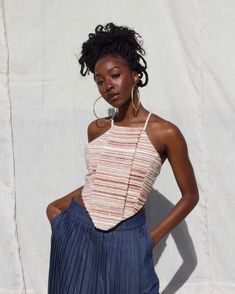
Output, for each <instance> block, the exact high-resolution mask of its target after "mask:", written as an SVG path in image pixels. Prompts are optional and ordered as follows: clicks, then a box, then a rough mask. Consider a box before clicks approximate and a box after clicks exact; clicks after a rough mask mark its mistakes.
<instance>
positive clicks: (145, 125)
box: [144, 112, 151, 130]
mask: <svg viewBox="0 0 235 294" xmlns="http://www.w3.org/2000/svg"><path fill="white" fill-rule="evenodd" d="M150 115H151V112H149V114H148V117H147V119H146V121H145V124H144V130H145V129H146V127H147V124H148V121H149V118H150Z"/></svg>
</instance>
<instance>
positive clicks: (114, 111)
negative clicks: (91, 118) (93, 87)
mask: <svg viewBox="0 0 235 294" xmlns="http://www.w3.org/2000/svg"><path fill="white" fill-rule="evenodd" d="M100 98H103V97H102V96H99V97H98V98H96V99H95V102H94V104H93V112H94V115H95V117H96V118H97V119H100V117H98V116H97V115H96V112H95V104H96V102H97V101H98V100H99V99H100ZM116 112H117V110H116V107H113V114H112V116H111V118H109V119H106V118H105V120H106V121H110V120H112V119H113V118H114V116H115V114H116Z"/></svg>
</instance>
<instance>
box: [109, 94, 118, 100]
mask: <svg viewBox="0 0 235 294" xmlns="http://www.w3.org/2000/svg"><path fill="white" fill-rule="evenodd" d="M116 95H119V93H110V94H109V95H108V96H107V99H108V100H112V98H113V97H114V96H116Z"/></svg>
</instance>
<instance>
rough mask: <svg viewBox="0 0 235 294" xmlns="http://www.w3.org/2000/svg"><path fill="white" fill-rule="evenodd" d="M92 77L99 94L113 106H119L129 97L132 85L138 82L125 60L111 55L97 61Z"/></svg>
mask: <svg viewBox="0 0 235 294" xmlns="http://www.w3.org/2000/svg"><path fill="white" fill-rule="evenodd" d="M135 78H137V80H135ZM94 79H95V81H96V84H97V87H98V90H99V92H100V94H101V96H103V98H104V99H105V100H106V101H107V102H108V103H109V104H111V105H114V106H115V107H121V106H122V105H124V104H125V103H126V102H127V101H128V100H129V99H130V96H131V90H132V87H133V85H134V84H135V83H137V82H138V76H137V74H136V73H135V72H133V71H131V70H130V68H129V67H128V65H126V64H125V61H124V60H123V59H122V58H121V57H114V56H111V55H107V56H105V57H101V58H100V59H99V60H98V61H97V63H96V65H95V71H94ZM115 94H116V95H115ZM112 97H113V98H112Z"/></svg>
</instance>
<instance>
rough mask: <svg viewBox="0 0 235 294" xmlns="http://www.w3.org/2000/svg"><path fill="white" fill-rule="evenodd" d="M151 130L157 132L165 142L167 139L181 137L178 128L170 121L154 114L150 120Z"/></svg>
mask: <svg viewBox="0 0 235 294" xmlns="http://www.w3.org/2000/svg"><path fill="white" fill-rule="evenodd" d="M151 125H152V131H153V132H155V133H158V134H159V136H161V137H162V139H163V140H164V142H165V143H166V142H167V141H168V140H175V139H182V136H183V135H182V133H181V131H180V129H179V128H178V127H177V126H176V125H175V124H174V123H172V122H171V121H169V120H166V119H164V118H162V117H160V116H158V115H156V114H154V115H153V118H152V120H151Z"/></svg>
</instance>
